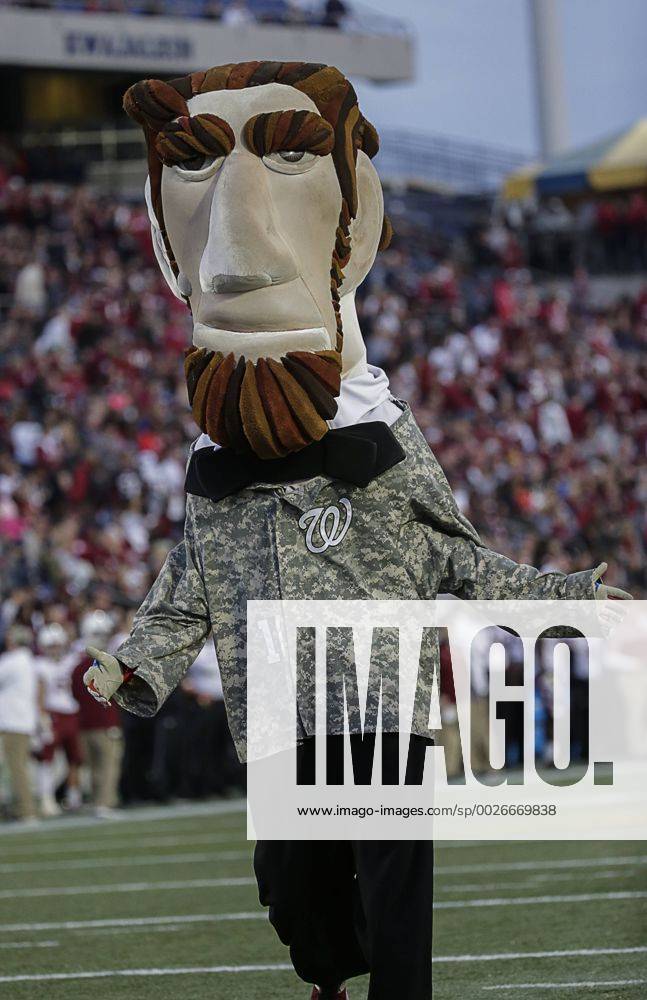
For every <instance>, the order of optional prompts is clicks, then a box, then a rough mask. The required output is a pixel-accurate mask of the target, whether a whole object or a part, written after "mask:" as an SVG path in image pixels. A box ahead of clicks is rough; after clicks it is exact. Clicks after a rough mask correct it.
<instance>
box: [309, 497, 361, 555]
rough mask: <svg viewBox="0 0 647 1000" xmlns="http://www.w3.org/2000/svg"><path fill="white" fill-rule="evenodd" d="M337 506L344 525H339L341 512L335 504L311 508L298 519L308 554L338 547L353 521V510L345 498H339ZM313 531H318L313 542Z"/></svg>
mask: <svg viewBox="0 0 647 1000" xmlns="http://www.w3.org/2000/svg"><path fill="white" fill-rule="evenodd" d="M339 504H340V506H341V507H342V509H343V511H344V523H343V524H341V511H340V509H339V506H337V504H330V506H328V507H312V509H311V510H307V511H306V512H305V514H302V515H301V517H300V518H299V527H300V528H303V530H304V531H305V533H306V545H307V547H308V549H309V551H310V552H325V551H326V549H327V548H330V546H331V545H339V543H340V542H341V541H342V540H343V539H344V537H345V536H346V532H347V531H348V529H349V528H350V522H351V521H352V519H353V508H352V507H351V505H350V500H347V499H346V497H340V498H339ZM315 529H317V530H318V539H319V540H318V541H315V540H314V533H315Z"/></svg>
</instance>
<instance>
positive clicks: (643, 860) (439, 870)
mask: <svg viewBox="0 0 647 1000" xmlns="http://www.w3.org/2000/svg"><path fill="white" fill-rule="evenodd" d="M645 864H647V854H635V855H631V854H630V855H627V856H625V857H618V858H614V857H606V858H559V859H558V860H555V861H508V862H504V863H503V864H496V865H491V864H488V863H487V862H482V863H481V864H480V865H436V869H435V871H436V874H437V875H469V874H470V873H472V874H475V875H476V874H480V873H481V872H525V871H537V870H539V869H551V868H603V867H606V866H607V865H608V866H612V865H613V866H614V867H615V866H617V865H645Z"/></svg>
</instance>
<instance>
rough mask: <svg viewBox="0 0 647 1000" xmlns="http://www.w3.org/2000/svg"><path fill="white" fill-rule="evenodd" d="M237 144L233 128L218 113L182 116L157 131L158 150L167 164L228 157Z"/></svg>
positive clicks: (167, 165) (165, 164) (158, 153)
mask: <svg viewBox="0 0 647 1000" xmlns="http://www.w3.org/2000/svg"><path fill="white" fill-rule="evenodd" d="M235 144H236V139H235V136H234V133H233V132H232V130H231V127H230V126H229V125H228V124H227V122H226V121H224V120H223V119H222V118H218V116H217V115H194V116H193V117H189V116H188V115H182V116H181V117H180V118H178V120H177V121H174V122H169V124H168V125H167V126H166V127H165V128H163V129H162V131H161V132H158V134H157V138H156V140H155V149H156V151H157V155H158V156H159V158H160V160H161V161H162V163H163V164H164V166H165V167H172V166H175V164H177V163H190V162H191V161H192V160H195V161H200V160H201V159H202V158H203V157H204V156H216V157H217V156H227V154H228V153H231V151H232V149H233V148H234V145H235Z"/></svg>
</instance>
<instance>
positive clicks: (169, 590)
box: [115, 522, 211, 716]
mask: <svg viewBox="0 0 647 1000" xmlns="http://www.w3.org/2000/svg"><path fill="white" fill-rule="evenodd" d="M210 629H211V622H210V619H209V609H208V604H207V597H206V593H205V587H204V580H203V576H202V571H201V569H200V566H199V564H198V562H197V560H196V557H195V554H194V550H193V545H192V538H191V533H190V525H189V523H188V522H187V526H186V529H185V536H184V541H182V542H180V544H179V545H177V546H176V547H175V548H174V549H173V550H172V551H171V552H170V553H169V555H168V556H167V558H166V562H165V563H164V565H163V566H162V569H161V570H160V572H159V575H158V577H157V579H156V581H155V583H154V584H153V586H152V587H151V589H150V591H149V593H148V595H147V596H146V598H145V600H144V603H143V604H142V606H141V608H140V609H139V611H138V612H137V615H136V616H135V620H134V622H133V629H132V632H131V634H130V635H129V636H128V638H127V639H126V641H125V642H123V643H122V645H121V646H120V647H119V649H118V650H117V651H116V654H115V655H116V656H117V657H118V658H119V660H121V662H122V663H123V664H125V665H126V666H127V667H130V668H131V669H132V670H134V671H135V675H134V676H133V677H132V679H131V680H130V681H128V683H126V684H123V685H122V687H120V688H119V690H118V691H117V693H116V695H115V701H116V702H117V704H118V705H120V706H121V707H122V708H125V709H126V710H127V711H129V712H132V713H133V715H144V716H150V715H155V713H156V712H158V711H159V710H160V708H161V707H162V705H163V704H164V702H165V701H166V699H167V698H168V696H169V695H170V694H171V692H172V691H173V690H174V689H175V688H176V687H177V685H178V684H179V683H180V681H181V680H182V678H183V676H184V674H185V673H186V671H187V670H188V669H189V667H190V666H191V664H192V663H193V661H194V660H195V658H196V657H197V655H198V653H199V652H200V650H201V649H202V647H203V646H204V643H205V641H206V638H207V636H208V634H209V631H210Z"/></svg>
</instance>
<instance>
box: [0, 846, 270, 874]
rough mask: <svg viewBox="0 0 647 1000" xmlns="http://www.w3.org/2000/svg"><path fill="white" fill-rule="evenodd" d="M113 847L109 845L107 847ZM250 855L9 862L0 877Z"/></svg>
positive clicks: (217, 853)
mask: <svg viewBox="0 0 647 1000" xmlns="http://www.w3.org/2000/svg"><path fill="white" fill-rule="evenodd" d="M110 846H111V847H112V845H110ZM250 858H251V852H250V851H210V852H202V853H197V852H196V853H189V854H157V855H156V854H153V855H149V854H146V855H142V856H141V857H128V856H127V855H126V856H125V855H123V854H119V855H117V856H115V857H106V856H105V855H103V854H102V855H101V856H100V857H96V858H87V857H86V858H76V859H75V860H73V861H37V862H35V863H31V862H28V861H18V862H11V863H9V864H0V874H3V875H9V874H11V873H19V872H49V871H77V870H79V871H80V870H82V869H84V868H90V869H92V868H94V869H99V868H108V867H111V866H114V867H116V868H124V867H126V868H132V867H136V868H138V867H140V866H141V865H185V864H189V865H190V864H196V865H197V864H204V863H205V862H208V861H249V860H250Z"/></svg>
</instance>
